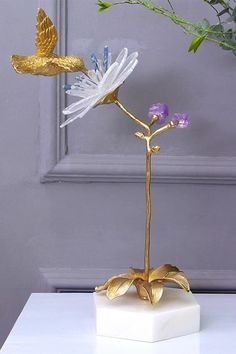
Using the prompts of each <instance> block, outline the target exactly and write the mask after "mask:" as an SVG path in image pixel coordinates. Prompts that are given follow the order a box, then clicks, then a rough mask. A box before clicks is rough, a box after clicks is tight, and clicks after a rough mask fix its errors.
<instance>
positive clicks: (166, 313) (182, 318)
mask: <svg viewBox="0 0 236 354" xmlns="http://www.w3.org/2000/svg"><path fill="white" fill-rule="evenodd" d="M94 300H95V306H96V327H97V335H99V336H107V337H114V338H124V339H131V340H138V341H144V342H156V341H160V340H164V339H170V338H173V337H179V336H184V335H186V334H190V333H194V332H198V331H199V329H200V306H199V304H198V303H197V301H196V300H195V298H194V296H193V294H192V293H191V292H189V293H187V292H185V291H184V290H182V289H172V288H165V290H164V294H163V297H162V298H161V300H160V302H159V303H158V304H157V305H151V304H149V303H148V302H146V301H143V300H140V299H139V298H138V297H137V294H136V293H135V291H134V290H131V289H130V290H129V292H128V293H127V294H126V295H124V296H121V297H119V298H116V299H114V300H112V301H110V300H108V299H107V297H106V296H105V294H104V293H99V294H96V293H94Z"/></svg>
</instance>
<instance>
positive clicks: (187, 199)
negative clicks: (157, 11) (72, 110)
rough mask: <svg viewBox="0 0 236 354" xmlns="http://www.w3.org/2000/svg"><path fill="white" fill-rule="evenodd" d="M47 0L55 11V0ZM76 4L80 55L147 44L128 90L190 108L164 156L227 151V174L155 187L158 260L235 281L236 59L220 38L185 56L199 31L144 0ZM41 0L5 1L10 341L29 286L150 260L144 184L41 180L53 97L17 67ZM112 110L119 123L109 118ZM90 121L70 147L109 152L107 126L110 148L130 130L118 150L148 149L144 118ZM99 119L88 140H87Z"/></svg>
mask: <svg viewBox="0 0 236 354" xmlns="http://www.w3.org/2000/svg"><path fill="white" fill-rule="evenodd" d="M44 3H45V4H46V5H45V9H47V4H48V7H49V11H51V10H50V9H51V8H52V7H51V6H50V5H51V3H55V1H53V0H50V1H45V2H44ZM68 3H69V8H68V16H69V25H68V35H69V39H68V49H69V51H70V52H71V53H73V54H76V53H81V54H83V55H86V56H87V55H88V53H90V51H93V50H95V51H99V50H101V48H102V46H103V44H104V43H105V42H107V43H110V44H111V48H112V49H113V50H114V51H115V52H117V51H118V49H119V48H120V47H121V46H124V45H127V46H129V47H130V48H131V50H134V49H138V50H139V51H140V56H141V59H140V64H139V67H138V68H137V69H136V73H135V74H134V75H133V76H131V77H130V79H129V81H128V82H127V87H124V89H123V91H122V98H123V99H124V100H125V101H126V102H129V105H130V107H131V108H133V109H134V110H135V111H136V112H140V114H144V113H145V112H146V110H147V107H148V105H149V104H150V103H152V102H155V101H156V99H157V98H158V100H163V101H167V102H169V103H170V105H171V106H172V107H173V109H176V110H182V109H186V110H187V111H189V112H190V114H191V117H192V124H191V128H190V129H189V130H185V131H175V132H171V134H169V135H168V134H167V135H166V136H165V137H163V138H162V139H161V142H160V144H161V147H162V151H163V152H162V156H163V157H165V155H168V156H172V157H173V155H177V156H184V158H185V157H186V156H187V158H189V157H191V158H193V161H194V159H195V158H196V161H198V159H199V156H200V157H204V158H205V157H206V158H210V160H207V161H210V163H211V164H214V161H215V160H214V159H215V157H216V158H217V157H223V160H220V161H221V164H220V165H218V170H217V171H218V172H217V173H219V174H220V178H219V179H218V184H212V183H208V184H204V183H203V181H202V179H199V180H198V178H197V177H198V176H196V180H195V183H194V184H193V183H181V184H177V183H173V182H174V181H175V180H174V178H173V179H172V181H171V182H172V183H168V184H167V183H165V180H163V181H162V182H164V183H161V184H158V183H155V184H154V185H153V225H152V231H153V233H152V236H153V237H152V246H153V248H152V263H153V265H158V264H161V263H167V262H171V263H173V264H177V265H178V266H180V267H181V268H183V269H185V270H186V272H187V273H188V274H189V276H190V278H191V279H192V280H193V283H194V284H195V285H196V286H198V287H210V286H211V285H212V287H216V288H227V289H229V288H234V287H235V288H236V279H235V272H236V261H235V247H236V241H235V226H236V220H235V202H236V189H235V185H234V183H235V177H236V175H233V177H232V179H231V182H232V184H227V182H228V180H227V178H224V175H226V172H225V174H224V168H225V165H224V163H222V161H224V159H225V160H226V161H230V163H229V164H228V165H227V168H228V170H227V171H228V172H227V174H229V172H230V171H231V170H232V171H235V166H236V164H235V159H234V157H235V151H236V149H235V147H236V140H235V129H236V121H235V109H234V108H235V90H234V88H235V75H236V74H235V65H236V61H235V60H236V59H235V58H234V57H233V56H231V55H230V54H229V53H227V52H223V51H220V49H218V48H216V47H215V46H213V45H210V44H207V45H204V46H203V47H202V48H201V50H200V51H199V53H198V54H196V55H189V54H187V53H186V48H187V45H188V42H189V38H188V37H185V36H184V34H183V33H181V31H179V30H177V29H176V27H175V26H174V25H172V24H169V23H168V22H167V21H166V20H164V19H161V18H159V17H155V15H152V14H151V13H147V12H145V11H144V10H143V11H141V10H139V9H135V10H132V9H129V8H126V9H125V8H123V9H122V8H120V9H116V10H114V11H112V12H110V13H109V12H108V13H107V14H104V15H100V16H98V14H97V11H96V6H95V5H94V3H95V1H93V0H89V1H88V0H79V1H78V0H69V1H68ZM178 4H179V6H180V7H181V8H183V9H184V11H185V13H186V15H190V13H194V14H195V16H196V18H198V17H202V14H203V13H205V9H206V8H205V7H204V6H203V7H200V5H199V1H196V0H195V1H191V5H190V2H189V1H187V0H182V1H178ZM82 5H83V6H82ZM37 7H38V2H37V1H36V0H28V1H26V0H18V1H13V0H11V1H9V0H0V33H1V35H0V48H1V51H0V75H1V85H0V102H1V106H0V107H1V126H0V151H1V163H0V265H1V266H0V284H1V288H0V290H1V291H0V343H1V342H2V341H3V340H4V338H5V336H6V335H7V334H8V332H9V330H10V328H11V326H12V325H13V323H14V321H15V319H16V318H17V315H18V314H19V312H20V310H21V309H22V306H23V305H24V303H25V301H26V300H27V298H28V296H29V294H30V293H31V292H37V291H54V289H55V287H63V286H70V287H72V286H85V285H94V284H95V283H96V282H97V281H98V282H99V281H101V280H102V278H103V277H104V276H106V275H108V274H110V273H112V272H113V271H119V270H120V269H123V268H126V267H129V266H131V265H132V266H136V267H140V266H141V265H142V260H143V235H144V212H145V210H144V199H143V198H144V185H143V183H119V182H116V183H109V179H107V182H106V183H86V180H84V181H83V183H71V182H67V183H45V184H40V177H39V175H40V172H39V171H40V160H41V161H42V156H41V159H40V151H41V152H42V151H44V148H43V147H42V146H41V150H40V139H39V136H40V119H41V118H40V107H41V108H42V109H43V110H44V111H45V110H47V106H46V107H45V106H44V107H42V104H43V102H44V98H43V99H42V100H39V79H38V78H37V77H31V76H19V75H16V74H15V73H14V71H13V70H12V68H11V67H10V65H9V56H10V55H11V54H13V53H19V54H20V53H22V54H26V53H29V54H30V53H32V51H33V43H34V26H35V12H36V9H37ZM52 15H53V14H52ZM87 15H89V18H86V16H87ZM142 21H143V22H142ZM142 23H143V24H142ZM148 23H150V27H148V25H147V24H148ZM121 24H122V28H121ZM141 24H142V25H141ZM98 29H99V30H98ZM141 32H142V33H141ZM80 38H81V39H80ZM41 82H42V81H41ZM43 82H44V83H45V81H43ZM142 86H143V87H145V90H144V91H143V88H142ZM50 99H51V97H50ZM52 99H54V100H55V96H53V97H52ZM42 109H41V115H42ZM110 117H111V120H112V123H114V124H107V121H108V120H109V118H110ZM52 118H53V117H52ZM93 118H94V119H93ZM95 118H101V119H100V120H99V119H97V120H95ZM86 119H87V120H86ZM86 119H84V121H81V123H80V122H79V123H75V124H74V127H73V128H72V126H71V128H70V129H69V132H68V133H69V147H70V152H73V153H77V154H78V150H79V149H82V150H79V151H81V152H82V153H83V154H90V155H91V154H94V153H95V152H96V153H97V155H98V159H99V154H104V145H103V144H102V143H101V140H100V139H99V133H101V132H102V131H103V129H105V130H108V132H110V134H111V133H112V135H111V139H110V140H109V141H108V148H109V154H111V155H112V154H113V153H114V146H116V144H117V143H118V142H119V139H121V141H122V142H123V143H122V146H121V147H120V148H119V149H120V151H119V154H121V155H122V154H127V151H128V152H129V154H130V151H131V155H133V154H138V155H142V149H141V145H139V142H137V141H136V140H135V139H133V138H132V137H131V136H130V134H131V133H132V132H133V130H134V129H135V128H136V127H134V126H133V125H132V123H130V122H128V121H126V120H125V119H121V118H120V115H119V113H118V112H117V111H116V110H115V109H113V108H112V107H109V108H108V109H107V110H105V108H100V111H99V112H98V111H96V112H95V111H94V112H91V114H90V115H88V117H87V118H86ZM95 122H96V123H95ZM55 124H56V123H55ZM86 124H88V126H87V127H86ZM95 127H96V129H98V131H97V134H96V135H95V132H94V129H95ZM41 128H42V121H41ZM87 129H88V130H87ZM89 129H90V131H91V134H90V137H89V139H90V140H88V139H87V140H86V141H85V142H84V144H82V142H83V139H84V137H86V136H88V133H87V132H88V131H89ZM91 129H92V130H91ZM96 139H97V140H96ZM132 139H133V140H132ZM96 141H99V142H100V143H99V149H98V150H96V151H95V149H96V148H97V145H98V143H96ZM93 142H94V143H93ZM43 143H44V142H43ZM112 144H115V145H113V147H112ZM41 145H42V140H41ZM105 153H107V151H105ZM186 161H187V160H186ZM217 161H218V160H217ZM155 164H156V166H158V160H156V161H155ZM195 171H197V169H196V166H195ZM204 171H205V172H206V171H207V170H206V166H205V170H203V172H202V175H204ZM88 180H89V179H88ZM216 180H217V178H216ZM216 180H215V181H214V183H215V182H216ZM186 182H189V181H188V179H186Z"/></svg>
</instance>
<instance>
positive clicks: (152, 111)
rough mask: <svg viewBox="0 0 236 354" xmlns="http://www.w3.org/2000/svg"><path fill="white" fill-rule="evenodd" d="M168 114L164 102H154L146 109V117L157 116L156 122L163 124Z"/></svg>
mask: <svg viewBox="0 0 236 354" xmlns="http://www.w3.org/2000/svg"><path fill="white" fill-rule="evenodd" d="M168 115H169V110H168V106H167V105H166V104H165V103H154V104H153V105H151V106H150V108H149V111H148V118H149V119H152V117H153V116H157V117H158V121H157V123H158V124H163V123H165V121H166V118H167V117H168Z"/></svg>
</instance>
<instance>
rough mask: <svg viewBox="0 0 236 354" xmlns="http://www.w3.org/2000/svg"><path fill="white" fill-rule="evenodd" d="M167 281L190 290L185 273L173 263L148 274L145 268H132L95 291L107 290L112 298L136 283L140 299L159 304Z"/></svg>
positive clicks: (107, 293) (152, 270)
mask: <svg viewBox="0 0 236 354" xmlns="http://www.w3.org/2000/svg"><path fill="white" fill-rule="evenodd" d="M166 283H175V284H177V285H178V286H179V287H180V288H182V289H184V290H186V291H190V286H189V282H188V280H187V278H186V276H185V274H184V273H183V272H182V271H180V270H179V269H178V268H177V267H175V266H172V265H171V264H164V265H161V266H160V267H158V268H151V269H150V270H149V273H148V275H146V274H145V272H144V269H133V268H130V269H129V271H128V273H124V274H119V275H116V276H113V277H111V278H109V279H108V280H107V281H106V282H105V283H104V284H102V285H99V286H97V287H96V288H95V291H96V292H100V291H104V290H105V291H106V295H107V297H108V299H110V300H112V299H115V298H116V297H118V296H122V295H124V294H125V293H126V292H127V291H128V290H129V288H130V286H131V285H134V286H135V287H136V289H137V293H138V296H139V297H140V299H142V300H146V301H149V302H150V303H151V304H157V303H158V302H159V301H160V299H161V297H162V294H163V289H164V286H165V285H166Z"/></svg>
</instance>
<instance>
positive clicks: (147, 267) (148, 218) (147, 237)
mask: <svg viewBox="0 0 236 354" xmlns="http://www.w3.org/2000/svg"><path fill="white" fill-rule="evenodd" d="M151 167H152V153H151V151H149V149H148V144H146V187H145V191H146V228H145V230H146V231H145V251H144V276H145V280H146V281H148V277H149V271H150V239H151V237H150V235H151V217H152V207H151Z"/></svg>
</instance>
